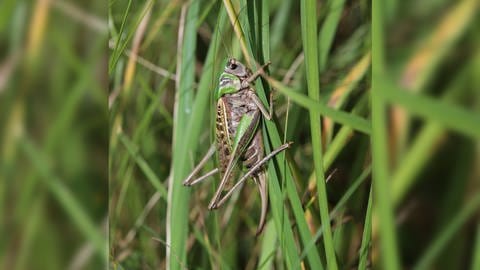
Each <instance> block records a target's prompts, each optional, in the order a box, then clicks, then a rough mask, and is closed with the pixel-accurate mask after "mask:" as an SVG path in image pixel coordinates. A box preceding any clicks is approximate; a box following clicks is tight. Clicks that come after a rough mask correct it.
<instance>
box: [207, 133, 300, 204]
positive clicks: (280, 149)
mask: <svg viewBox="0 0 480 270" xmlns="http://www.w3.org/2000/svg"><path fill="white" fill-rule="evenodd" d="M292 143H293V142H288V143H286V144H283V145H281V146H280V147H278V148H277V149H275V150H273V151H272V152H271V153H270V154H268V155H267V156H265V157H264V158H263V159H262V160H260V161H259V162H257V164H255V166H253V167H252V168H250V170H248V172H247V173H245V174H244V175H243V176H242V178H240V180H239V181H238V182H237V183H236V184H235V185H234V186H233V187H232V188H231V189H230V190H229V191H228V192H227V193H226V194H225V195H224V196H223V197H222V198H219V199H218V200H217V202H215V201H213V200H212V202H210V206H209V209H216V208H218V207H220V206H221V205H222V204H223V203H225V201H226V200H227V199H228V198H229V197H230V196H231V195H232V193H233V192H234V191H235V190H236V189H237V188H238V187H240V185H242V184H243V182H245V181H246V180H247V179H248V177H250V176H252V174H254V173H255V172H257V171H258V169H260V167H261V166H263V165H264V164H265V163H267V161H269V160H270V159H271V158H272V157H274V156H275V155H277V154H278V153H280V152H281V151H283V150H285V149H287V148H289V147H290V145H292ZM220 191H221V190H220Z"/></svg>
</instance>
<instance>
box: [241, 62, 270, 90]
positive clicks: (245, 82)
mask: <svg viewBox="0 0 480 270" xmlns="http://www.w3.org/2000/svg"><path fill="white" fill-rule="evenodd" d="M270 64H271V63H270V61H269V62H267V63H266V64H264V65H263V66H261V67H260V68H259V69H258V70H257V71H255V73H253V74H252V75H251V76H250V77H248V78H246V79H245V80H244V81H242V88H245V87H247V86H248V85H249V84H250V83H252V82H253V81H255V80H256V79H257V78H258V76H260V75H261V74H263V73H264V72H265V70H264V69H265V68H266V67H268V65H270Z"/></svg>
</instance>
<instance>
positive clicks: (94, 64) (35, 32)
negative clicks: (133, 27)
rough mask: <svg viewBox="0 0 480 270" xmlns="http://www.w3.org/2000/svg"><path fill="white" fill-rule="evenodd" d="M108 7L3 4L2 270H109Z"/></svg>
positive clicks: (0, 41)
mask: <svg viewBox="0 0 480 270" xmlns="http://www.w3.org/2000/svg"><path fill="white" fill-rule="evenodd" d="M106 10H107V9H106V5H105V3H102V2H99V1H81V2H80V3H79V2H74V1H45V0H43V1H22V0H20V1H15V0H14V1H11V0H5V1H1V2H0V78H1V79H0V123H1V125H0V160H1V162H0V171H1V173H0V211H1V212H0V217H1V218H0V268H1V269H104V268H105V267H106V261H107V259H108V257H107V254H108V253H107V248H108V247H107V244H106V239H107V237H106V230H107V222H108V215H107V213H108V212H107V205H108V197H107V196H108V193H107V191H108V174H107V166H108V116H107V113H108V108H107V96H108V91H107V89H108V84H107V83H108V80H107V61H108V54H107V52H108V51H107V47H106V42H107V27H106V25H107V20H106Z"/></svg>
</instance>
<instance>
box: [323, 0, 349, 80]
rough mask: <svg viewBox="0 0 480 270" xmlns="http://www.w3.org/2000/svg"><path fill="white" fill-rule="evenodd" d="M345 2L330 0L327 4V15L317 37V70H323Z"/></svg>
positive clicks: (342, 0)
mask: <svg viewBox="0 0 480 270" xmlns="http://www.w3.org/2000/svg"><path fill="white" fill-rule="evenodd" d="M344 4H345V0H332V1H329V3H328V6H329V7H328V10H329V12H328V15H327V17H326V18H325V21H324V22H323V24H322V28H321V29H320V34H319V35H318V52H319V58H318V59H319V70H320V72H322V71H324V70H325V67H326V64H327V60H328V55H329V53H330V49H331V47H332V43H333V38H334V37H335V32H336V31H337V26H338V22H339V21H340V16H341V15H342V12H343V5H344Z"/></svg>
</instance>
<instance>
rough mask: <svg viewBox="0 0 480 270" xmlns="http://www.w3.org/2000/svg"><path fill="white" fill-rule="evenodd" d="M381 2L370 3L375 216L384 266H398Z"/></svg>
mask: <svg viewBox="0 0 480 270" xmlns="http://www.w3.org/2000/svg"><path fill="white" fill-rule="evenodd" d="M382 4H383V2H382V1H380V0H375V1H373V3H372V90H371V95H372V97H371V103H372V105H371V114H372V136H371V145H372V169H373V174H372V176H373V186H374V192H375V194H374V196H375V198H376V201H374V206H373V207H374V213H375V212H377V213H376V214H374V216H376V215H378V219H379V220H380V222H379V232H380V235H379V238H380V248H381V250H382V251H383V256H382V258H381V259H382V261H383V268H384V269H390V270H397V269H400V262H399V256H398V246H397V239H396V228H395V221H394V213H393V211H394V208H393V203H392V200H391V194H390V191H391V188H390V182H389V171H388V167H389V162H388V160H389V159H388V153H387V147H388V145H387V126H386V124H387V119H386V115H385V112H386V104H385V100H384V99H383V98H382V96H381V92H382V91H385V90H384V89H382V87H381V85H380V82H379V80H380V79H381V78H382V77H383V76H385V71H386V70H385V59H384V57H385V52H384V46H385V44H384V29H383V27H384V24H385V20H384V19H383V7H384V6H383V5H382Z"/></svg>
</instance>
